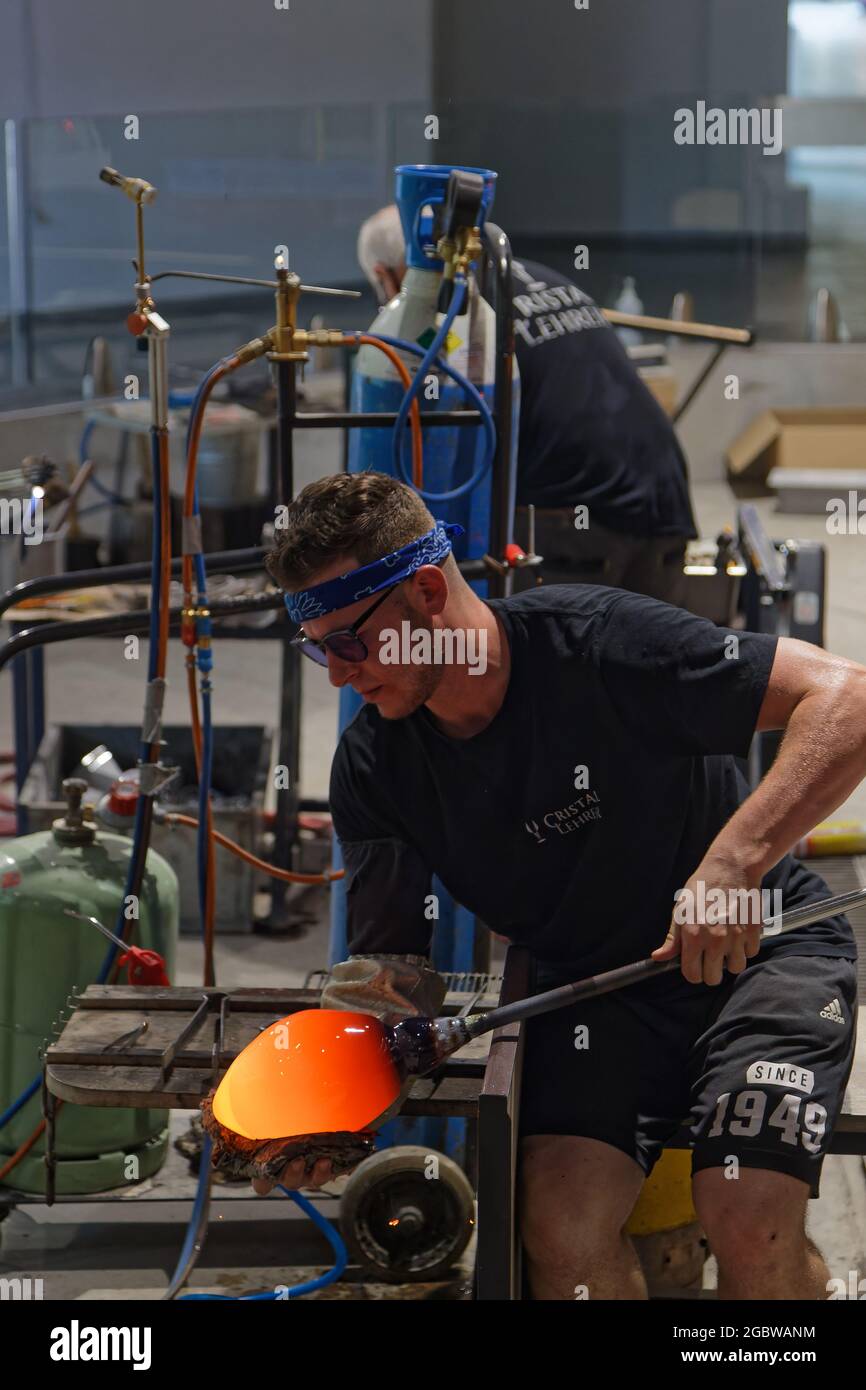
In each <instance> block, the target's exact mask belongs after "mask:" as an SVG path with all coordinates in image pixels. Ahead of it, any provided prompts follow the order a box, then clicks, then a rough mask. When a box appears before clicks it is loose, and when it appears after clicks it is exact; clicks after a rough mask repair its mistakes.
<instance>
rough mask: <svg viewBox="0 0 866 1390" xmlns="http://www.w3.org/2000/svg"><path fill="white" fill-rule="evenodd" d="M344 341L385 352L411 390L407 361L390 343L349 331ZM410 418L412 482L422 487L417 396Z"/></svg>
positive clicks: (421, 443) (404, 383)
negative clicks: (404, 360) (365, 344)
mask: <svg viewBox="0 0 866 1390" xmlns="http://www.w3.org/2000/svg"><path fill="white" fill-rule="evenodd" d="M344 341H345V342H347V343H367V344H368V345H369V346H370V347H375V348H378V349H379V351H380V352H384V354H385V356H386V357H387V358H388V360H389V361H390V363H391V365H392V366H393V367H394V369H395V371H396V372H397V374H398V376H399V377H400V380H401V381H402V383H403V385H404V387H405V389H406V390H407V391H408V390H409V387H410V386H411V385H412V378H411V377H410V375H409V372H408V370H407V368H406V365H405V363H404V362H402V361H401V359H400V357H399V356H398V355H397V353H396V352H395V350H394V348H392V347H391V345H390V343H383V342H382V341H381V340H380V339H379V338H376V337H374V336H373V334H371V333H347V334H346V336H345V339H344ZM409 418H410V421H411V424H412V482H413V483H414V484H415V487H418V488H420V487H423V485H424V438H423V435H422V433H421V414H420V411H419V410H418V400H417V398H416V399H415V400H413V402H412V408H411V410H410V412H409Z"/></svg>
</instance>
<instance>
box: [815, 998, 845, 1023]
mask: <svg viewBox="0 0 866 1390" xmlns="http://www.w3.org/2000/svg"><path fill="white" fill-rule="evenodd" d="M819 1017H820V1018H830V1019H832V1020H833V1022H834V1023H844V1022H845V1015H844V1014H843V1012H842V1006H841V1004H840V1003H839V1000H838V999H831V1000H830V1003H829V1004H825V1005H824V1008H823V1009H822V1010H821V1013H820V1014H819Z"/></svg>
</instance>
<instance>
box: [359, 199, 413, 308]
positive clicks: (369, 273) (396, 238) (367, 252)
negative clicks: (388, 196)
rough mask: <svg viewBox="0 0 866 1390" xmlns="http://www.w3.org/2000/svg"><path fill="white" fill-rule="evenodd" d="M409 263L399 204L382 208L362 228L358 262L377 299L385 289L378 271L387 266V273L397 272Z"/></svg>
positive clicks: (391, 204)
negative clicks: (380, 282)
mask: <svg viewBox="0 0 866 1390" xmlns="http://www.w3.org/2000/svg"><path fill="white" fill-rule="evenodd" d="M405 260H406V246H405V243H404V241H403V228H402V226H401V225H400V214H399V212H398V211H397V204H396V203H390V204H389V205H388V207H386V208H380V209H379V211H378V212H374V213H373V216H372V217H368V218H367V220H366V222H364V223H362V224H361V230H360V231H359V233H358V261H359V263H360V266H361V269H362V270H363V272H364V274H365V275H366V277H367V279H368V280H369V281H370V284H371V285H372V286H373V289H374V290H375V291H376V293H377V295H378V294H381V286H380V284H379V282H378V280H377V279H376V274H375V270H374V267H375V266H377V265H383V266H384V267H385V269H386V270H397V269H398V268H400V267H402V266H403V265H404V263H405Z"/></svg>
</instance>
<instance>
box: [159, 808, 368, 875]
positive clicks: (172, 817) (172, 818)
mask: <svg viewBox="0 0 866 1390" xmlns="http://www.w3.org/2000/svg"><path fill="white" fill-rule="evenodd" d="M165 823H166V824H167V825H186V826H188V827H189V828H190V830H197V829H198V821H197V820H196V819H195V817H194V816H183V815H181V814H180V812H178V811H171V812H170V813H169V814H168V815H167V816H166V817H165ZM213 838H214V840H215V841H216V843H217V844H218V845H221V846H222V848H223V849H227V850H230V851H231V853H232V854H236V855H237V856H238V858H239V859H243V860H245V861H246V863H247V864H252V866H253V868H254V869H261V871H262V873H263V874H269V875H270V877H271V878H278V879H281V880H282V882H284V883H333V882H334V881H335V880H336V879H338V878H342V877H343V875H344V872H345V870H343V869H337V870H336V872H335V873H332V874H296V873H293V871H292V870H291V869H278V868H277V867H276V865H274V864H269V863H268V862H267V860H265V859H259V857H258V855H256V854H251V853H250V851H249V850H248V849H244V847H243V845H239V844H238V843H237V841H236V840H230V839H229V837H228V836H227V835H223V834H222V833H221V832H220V831H219V830H214V831H213Z"/></svg>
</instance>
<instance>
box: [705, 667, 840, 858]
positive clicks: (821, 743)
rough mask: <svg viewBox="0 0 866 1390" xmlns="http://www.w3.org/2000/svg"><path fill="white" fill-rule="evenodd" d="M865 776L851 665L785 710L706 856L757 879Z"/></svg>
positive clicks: (825, 816) (838, 804) (833, 809)
mask: <svg viewBox="0 0 866 1390" xmlns="http://www.w3.org/2000/svg"><path fill="white" fill-rule="evenodd" d="M864 777H866V679H864V678H863V675H862V674H861V672H860V671H859V670H858V669H855V670H854V671H852V672H851V673H850V674H848V675H847V676H846V677H845V678H844V680H841V681H840V682H839V684H838V685H837V686H835V688H826V687H823V688H821V689H818V690H815V691H814V692H811V693H810V694H808V695H806V696H804V697H803V699H802V700H801V701H800V703H799V704H798V705H797V707H796V709H795V710H794V711H793V713H792V715H791V717H790V719H789V721H788V725H787V728H786V730H785V736H784V739H783V740H782V745H781V748H780V749H779V753H778V755H777V757H776V759H775V761H774V763H773V765H772V767H771V768H770V770H769V772H768V773H767V775H766V777H765V778H764V780H763V781H762V782H761V785H760V786H759V787H757V788H756V790H755V791H754V792H753V793H752V795H751V796H750V797H748V799H747V800H746V801H744V802H743V804H742V806H740V808H739V810H738V811H736V813H735V814H734V815H733V816H732V817H731V819H730V820H729V821H728V823H727V825H726V826H725V827H724V829H723V830H722V831H721V832H720V833H719V834H718V835H717V836H716V839H715V840H714V841H713V843H712V845H711V846H710V848H709V850H708V856H712V857H714V858H721V859H729V860H730V861H731V862H733V863H736V864H738V865H740V866H741V867H742V868H743V869H744V871H746V872H747V873H748V875H749V877H750V878H751V877H754V878H757V879H760V878H763V876H764V874H766V873H768V872H769V870H770V869H771V868H772V867H773V865H774V864H777V863H778V862H779V860H780V859H781V858H782V855H783V854H786V853H787V852H788V851H789V850H790V849H791V848H792V847H793V846H794V845H795V844H796V842H797V840H799V839H800V838H801V836H803V835H806V834H808V832H809V831H810V830H812V829H813V827H814V826H815V825H817V824H818V823H819V821H822V820H825V819H826V818H827V816H829V815H832V813H833V811H835V810H836V808H837V807H838V806H840V805H841V804H842V802H843V801H844V800H845V799H846V797H848V796H850V794H851V792H852V791H853V790H854V789H855V787H857V786H858V785H859V783H860V782H861V781H862V780H863V778H864Z"/></svg>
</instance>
